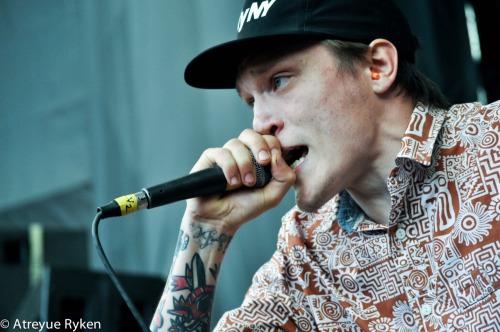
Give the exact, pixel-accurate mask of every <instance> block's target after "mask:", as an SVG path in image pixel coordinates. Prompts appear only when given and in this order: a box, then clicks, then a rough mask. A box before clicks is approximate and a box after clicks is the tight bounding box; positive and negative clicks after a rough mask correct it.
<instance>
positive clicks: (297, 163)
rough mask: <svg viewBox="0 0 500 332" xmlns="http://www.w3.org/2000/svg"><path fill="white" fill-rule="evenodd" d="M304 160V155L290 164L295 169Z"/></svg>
mask: <svg viewBox="0 0 500 332" xmlns="http://www.w3.org/2000/svg"><path fill="white" fill-rule="evenodd" d="M303 161H304V157H300V158H299V159H297V160H295V161H294V162H293V164H291V165H290V168H291V169H293V170H295V169H296V168H297V167H298V166H299V165H300V164H302V162H303Z"/></svg>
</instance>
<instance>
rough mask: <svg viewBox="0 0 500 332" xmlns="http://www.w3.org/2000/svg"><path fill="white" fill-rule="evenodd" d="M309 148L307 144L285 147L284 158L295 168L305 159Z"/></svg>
mask: <svg viewBox="0 0 500 332" xmlns="http://www.w3.org/2000/svg"><path fill="white" fill-rule="evenodd" d="M308 152H309V149H308V148H307V147H306V146H298V147H293V148H287V149H283V159H285V162H286V163H287V164H288V166H290V168H291V169H293V170H295V169H296V168H297V167H299V165H300V164H302V162H303V161H304V159H305V157H306V155H307V153H308Z"/></svg>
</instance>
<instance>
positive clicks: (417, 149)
mask: <svg viewBox="0 0 500 332" xmlns="http://www.w3.org/2000/svg"><path fill="white" fill-rule="evenodd" d="M499 120H500V102H496V103H493V104H490V105H487V106H481V105H479V104H477V103H469V104H461V105H455V106H453V107H451V108H450V109H449V110H442V109H436V108H432V107H426V106H425V105H423V104H421V103H419V104H417V106H416V108H415V110H414V112H413V114H412V117H411V120H410V123H409V125H408V128H407V130H406V133H405V135H404V137H403V139H402V142H401V150H400V152H399V154H398V156H397V158H396V164H395V165H396V167H395V168H394V169H393V170H392V172H391V174H390V176H389V178H388V181H387V185H388V188H389V191H390V194H391V198H392V209H391V214H390V220H389V223H388V225H380V224H378V223H375V222H374V221H372V220H370V219H369V218H368V217H367V216H366V215H365V214H364V213H363V211H362V210H361V209H360V208H359V207H358V206H357V205H356V203H355V202H354V201H353V200H352V199H351V198H350V196H349V195H348V194H347V192H342V193H340V194H339V195H337V196H335V197H334V198H333V199H331V200H330V201H329V202H328V203H327V204H326V205H324V206H323V207H322V208H321V209H320V210H319V211H317V212H316V213H305V212H301V211H300V210H298V209H297V208H294V209H292V210H291V211H290V212H289V213H287V214H286V215H285V216H284V218H283V223H282V227H281V229H280V232H279V236H278V244H277V250H276V252H275V253H274V255H273V256H272V258H271V259H270V261H269V262H267V263H266V264H265V265H263V266H262V267H261V268H260V269H259V271H258V272H257V273H256V275H255V276H254V279H253V283H252V285H251V287H250V289H249V290H248V292H247V294H246V297H245V300H244V302H243V304H242V306H241V307H240V308H238V309H235V310H232V311H229V312H227V313H226V314H225V315H224V316H223V317H222V319H221V320H220V321H219V323H218V325H217V328H216V330H220V331H226V332H227V331H377V332H378V331H400V332H410V331H500V289H499V288H500V253H499V252H500V251H499V249H500V195H499V190H500V180H499V176H500V174H499V170H500V121H499Z"/></svg>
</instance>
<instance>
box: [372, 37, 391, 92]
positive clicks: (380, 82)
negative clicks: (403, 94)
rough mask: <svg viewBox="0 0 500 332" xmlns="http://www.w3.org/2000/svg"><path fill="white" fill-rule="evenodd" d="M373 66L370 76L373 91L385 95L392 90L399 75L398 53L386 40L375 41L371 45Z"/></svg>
mask: <svg viewBox="0 0 500 332" xmlns="http://www.w3.org/2000/svg"><path fill="white" fill-rule="evenodd" d="M369 46H370V59H371V65H370V68H368V70H369V72H368V75H369V76H370V79H371V81H372V87H373V91H375V92H376V93H380V94H382V93H385V92H387V91H389V90H390V88H391V87H392V85H393V83H394V81H395V80H396V75H397V73H398V51H397V49H396V47H395V46H394V45H393V44H392V43H391V42H390V41H388V40H386V39H375V40H374V41H372V42H371V43H370V45H369Z"/></svg>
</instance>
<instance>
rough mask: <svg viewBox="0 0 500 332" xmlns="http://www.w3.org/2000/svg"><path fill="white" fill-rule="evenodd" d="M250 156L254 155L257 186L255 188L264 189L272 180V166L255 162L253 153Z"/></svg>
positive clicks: (253, 159)
mask: <svg viewBox="0 0 500 332" xmlns="http://www.w3.org/2000/svg"><path fill="white" fill-rule="evenodd" d="M250 154H251V155H252V161H253V165H254V166H255V185H254V186H253V188H262V187H264V186H265V185H266V184H268V183H269V182H270V181H271V179H272V175H271V168H270V166H262V165H261V164H259V163H258V162H257V160H255V157H254V155H253V153H252V152H250Z"/></svg>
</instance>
